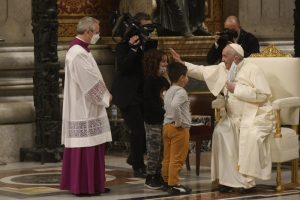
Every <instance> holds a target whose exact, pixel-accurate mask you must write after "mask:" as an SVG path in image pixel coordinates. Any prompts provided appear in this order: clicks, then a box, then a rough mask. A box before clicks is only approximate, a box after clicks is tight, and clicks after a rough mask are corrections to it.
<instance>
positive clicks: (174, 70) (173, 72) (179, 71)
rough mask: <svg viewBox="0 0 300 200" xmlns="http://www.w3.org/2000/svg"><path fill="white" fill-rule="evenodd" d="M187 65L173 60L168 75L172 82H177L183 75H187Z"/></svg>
mask: <svg viewBox="0 0 300 200" xmlns="http://www.w3.org/2000/svg"><path fill="white" fill-rule="evenodd" d="M186 73H187V67H186V66H185V65H184V64H182V63H179V62H173V63H171V64H169V66H168V75H169V79H170V81H171V83H175V82H177V81H178V80H179V78H180V76H181V75H184V76H186Z"/></svg>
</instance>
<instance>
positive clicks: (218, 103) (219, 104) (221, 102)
mask: <svg viewBox="0 0 300 200" xmlns="http://www.w3.org/2000/svg"><path fill="white" fill-rule="evenodd" d="M211 107H212V108H213V109H221V108H224V107H225V99H224V97H217V98H216V99H215V100H213V101H212V102H211Z"/></svg>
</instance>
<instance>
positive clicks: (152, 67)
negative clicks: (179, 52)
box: [143, 49, 167, 76]
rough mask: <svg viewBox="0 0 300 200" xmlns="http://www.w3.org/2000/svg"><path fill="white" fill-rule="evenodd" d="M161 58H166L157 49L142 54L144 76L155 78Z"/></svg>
mask: <svg viewBox="0 0 300 200" xmlns="http://www.w3.org/2000/svg"><path fill="white" fill-rule="evenodd" d="M163 56H167V54H166V53H165V52H163V51H162V50H158V49H151V50H149V51H147V52H146V53H145V54H144V59H143V65H144V75H145V76H157V72H158V69H159V63H160V61H161V60H162V58H163Z"/></svg>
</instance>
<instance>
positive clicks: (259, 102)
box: [185, 61, 275, 188]
mask: <svg viewBox="0 0 300 200" xmlns="http://www.w3.org/2000/svg"><path fill="white" fill-rule="evenodd" d="M185 64H186V66H187V67H188V75H189V76H191V77H192V78H195V79H198V80H204V81H205V82H206V84H207V86H208V88H209V90H210V91H211V92H212V93H213V94H214V95H215V96H217V95H218V94H220V93H222V94H223V95H224V96H225V100H226V101H225V102H226V103H225V108H226V109H224V110H223V112H222V119H221V120H220V122H219V123H218V124H217V125H216V127H215V130H214V133H213V139H212V161H211V178H212V180H213V181H214V180H217V179H219V183H220V184H222V185H226V186H230V187H237V188H238V187H243V188H250V187H253V186H254V185H255V178H260V179H263V180H266V179H269V178H270V177H271V167H272V166H271V152H270V141H269V140H270V137H271V133H272V132H273V131H274V124H275V122H274V113H273V111H272V107H271V104H270V101H269V99H270V97H271V90H270V87H269V84H268V82H267V80H266V78H265V76H264V73H263V71H262V70H261V69H260V68H259V67H258V66H256V65H254V64H252V63H250V62H248V61H242V62H241V63H240V64H239V65H238V66H237V73H236V75H235V78H234V82H235V83H236V86H235V90H234V94H232V93H230V92H228V91H227V89H226V87H225V84H226V81H227V73H229V72H228V70H226V67H225V64H224V63H220V64H219V65H213V66H206V67H204V66H198V65H193V64H191V63H187V62H186V63H185ZM199 106H201V105H199Z"/></svg>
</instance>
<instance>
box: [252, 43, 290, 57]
mask: <svg viewBox="0 0 300 200" xmlns="http://www.w3.org/2000/svg"><path fill="white" fill-rule="evenodd" d="M250 57H292V55H291V54H288V53H283V52H281V51H280V50H279V49H278V48H276V47H275V46H274V45H269V46H267V47H266V48H264V49H263V50H262V52H260V53H254V54H251V55H250Z"/></svg>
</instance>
